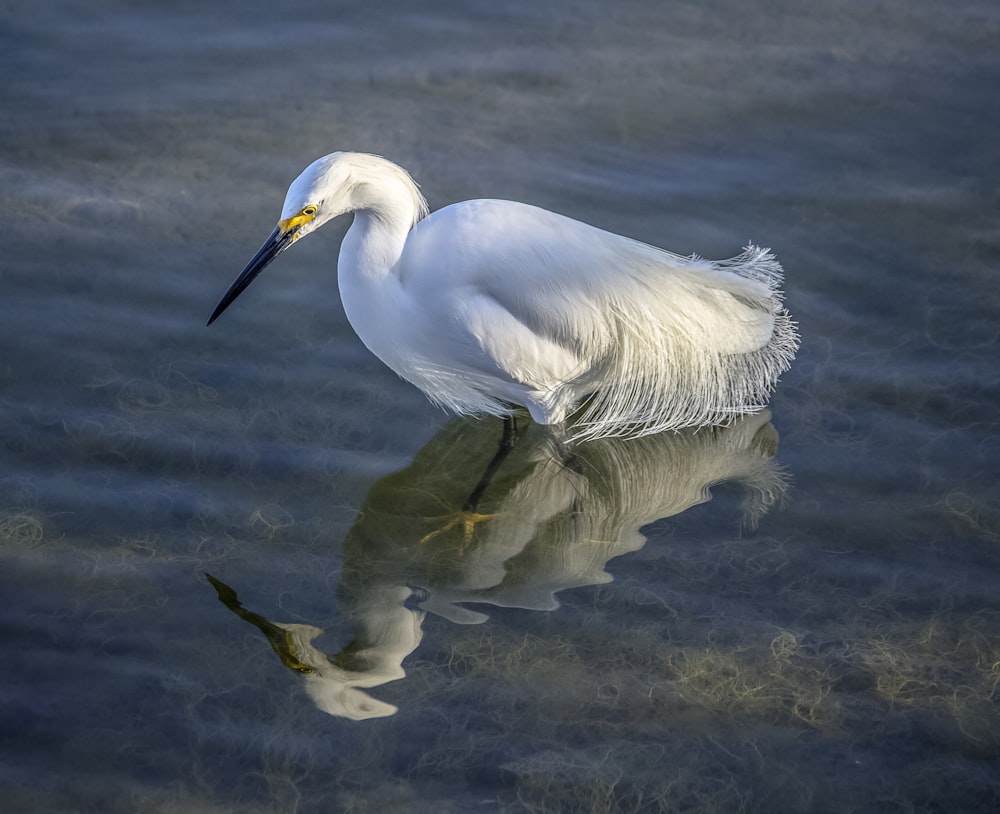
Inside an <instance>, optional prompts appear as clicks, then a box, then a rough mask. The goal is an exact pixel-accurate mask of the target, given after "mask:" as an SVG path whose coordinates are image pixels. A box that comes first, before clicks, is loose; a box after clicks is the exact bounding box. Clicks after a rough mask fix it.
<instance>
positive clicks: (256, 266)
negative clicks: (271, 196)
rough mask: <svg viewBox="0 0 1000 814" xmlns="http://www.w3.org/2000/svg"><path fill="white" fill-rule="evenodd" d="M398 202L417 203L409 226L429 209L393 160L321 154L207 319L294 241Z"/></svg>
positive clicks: (296, 184)
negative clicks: (360, 212) (330, 223)
mask: <svg viewBox="0 0 1000 814" xmlns="http://www.w3.org/2000/svg"><path fill="white" fill-rule="evenodd" d="M399 201H404V202H405V204H404V205H405V206H407V207H412V213H413V214H412V222H411V223H409V224H407V227H409V226H411V225H412V223H413V222H416V221H417V220H419V219H420V218H422V217H423V216H424V215H426V214H427V203H426V201H424V198H423V196H422V195H421V194H420V191H419V189H418V188H417V185H416V184H415V183H414V182H413V180H412V179H411V178H410V176H409V175H407V173H406V171H405V170H403V169H402V168H400V167H397V166H396V165H395V164H393V163H392V162H390V161H386V160H385V159H384V158H380V157H378V156H374V155H367V154H365V153H331V154H330V155H327V156H323V158H318V159H316V160H315V161H314V162H313V163H312V164H310V165H309V166H308V167H306V168H305V170H303V172H302V174H301V175H300V176H299V177H298V178H296V179H295V180H294V181H293V182H292V185H291V186H290V187H289V188H288V192H287V193H286V194H285V203H284V205H283V206H282V208H281V219H280V220H279V221H278V225H277V226H276V227H275V229H274V231H273V232H271V235H270V236H269V237H268V238H267V240H265V241H264V244H263V245H262V246H261V247H260V249H258V250H257V254H255V255H254V256H253V258H252V259H251V260H250V262H249V263H247V265H246V268H244V269H243V271H242V272H240V275H239V276H238V277H237V278H236V280H235V281H233V284H232V285H231V286H230V287H229V290H228V291H226V293H225V294H224V295H223V296H222V299H221V300H219V304H218V305H217V306H216V307H215V311H214V312H213V313H212V316H211V318H210V319H209V320H208V324H209V325H211V324H212V323H213V322H214V321H215V320H216V319H217V318H218V317H219V315H220V314H221V313H222V312H223V311H225V310H226V308H228V307H229V305H230V304H231V303H232V302H233V300H235V299H236V298H237V297H238V296H239V295H240V294H241V293H242V292H243V291H244V290H245V289H246V288H247V286H249V285H250V283H252V282H253V281H254V280H255V279H256V278H257V275H258V274H260V273H261V272H262V271H263V270H264V269H265V268H266V267H267V265H268V264H269V263H270V262H271V261H272V260H274V258H275V257H277V256H278V255H279V254H281V253H282V252H283V251H284V250H285V249H287V248H288V247H289V246H291V245H292V244H293V243H295V241H297V240H299V239H300V238H303V237H305V236H306V235H308V234H309V233H310V232H314V231H316V230H317V229H318V228H319V227H320V226H322V225H323V224H324V223H326V222H327V221H329V220H332V219H333V218H335V217H337V216H338V215H343V214H345V213H347V212H354V211H356V210H358V209H366V208H384V207H387V206H390V205H392V203H393V202H395V203H398V202H399Z"/></svg>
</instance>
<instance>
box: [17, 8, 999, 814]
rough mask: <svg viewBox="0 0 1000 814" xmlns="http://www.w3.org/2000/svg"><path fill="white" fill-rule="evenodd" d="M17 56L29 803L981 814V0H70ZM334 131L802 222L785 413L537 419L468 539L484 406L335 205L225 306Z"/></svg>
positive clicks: (989, 14) (985, 748)
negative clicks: (358, 319) (396, 320)
mask: <svg viewBox="0 0 1000 814" xmlns="http://www.w3.org/2000/svg"><path fill="white" fill-rule="evenodd" d="M0 72H2V76H3V77H4V79H3V84H2V87H0V102H2V104H0V109H2V115H0V145H2V151H0V218H2V224H3V237H4V240H3V252H2V259H0V388H2V390H0V443H2V449H3V455H2V458H0V558H2V560H0V562H2V571H0V625H2V628H0V629H2V639H0V643H2V651H0V794H2V797H3V805H2V807H3V809H4V811H10V812H49V811H52V812H71V811H72V812H77V811H79V812H112V813H116V812H133V811H149V812H164V813H166V812H336V811H345V812H368V811H372V812H374V811H378V812H386V811H390V812H411V811H434V812H438V811H453V812H466V811H509V812H515V811H532V812H576V811H595V812H658V811H670V812H742V811H745V812H783V811H789V812H799V811H810V812H845V811H856V812H980V811H982V812H985V811H995V810H997V809H998V808H1000V768H998V767H1000V709H998V704H1000V689H998V688H1000V590H998V584H1000V508H998V507H1000V489H998V486H997V473H998V471H1000V469H998V464H997V460H998V457H1000V410H998V405H1000V364H998V349H1000V343H998V336H1000V285H998V282H997V271H998V262H1000V194H998V190H1000V94H998V90H997V89H998V88H1000V7H998V6H997V4H996V3H991V2H972V1H971V0H962V1H961V2H957V3H949V4H944V3H940V2H930V0H885V2H863V1H862V0H840V1H839V2H833V1H825V2H818V3H808V4H803V3H790V2H782V1H781V0H763V1H762V2H759V3H741V2H735V0H709V1H708V2H700V3H679V2H678V3H659V2H653V1H652V0H630V1H628V2H623V3H615V4H608V3H599V2H575V3H570V2H550V3H546V2H521V0H514V1H513V2H507V3H498V2H495V0H489V2H467V3H461V2H455V1H454V0H452V1H451V2H448V1H447V0H434V1H433V2H429V3H389V2H381V3H380V2H371V3H364V4H361V3H350V4H348V3H319V2H314V3H286V4H276V3H257V2H244V3H235V2H225V1H223V2H216V3H195V2H176V0H174V1H173V2H170V3H166V2H150V3H144V4H126V3H118V2H112V0H107V1H105V2H102V1H101V0H96V2H89V3H86V4H83V3H71V2H45V0H41V1H40V2H38V3H34V4H31V5H30V6H24V7H17V8H16V9H15V8H14V7H13V6H11V7H9V8H7V9H5V10H4V11H3V13H2V23H0ZM335 149H357V150H364V151H368V152H376V153H380V154H383V155H385V156H387V157H389V158H391V159H393V160H395V161H397V162H398V163H400V164H402V165H403V166H405V167H406V168H408V169H409V170H410V171H411V172H412V173H413V175H414V176H415V177H416V179H417V180H418V182H420V183H421V184H422V187H423V190H424V192H425V193H426V195H427V197H428V198H429V200H430V202H431V205H432V207H433V208H438V207H440V206H443V205H445V204H447V203H450V202H452V201H456V200H461V199H464V198H470V197H506V198H512V199H516V200H522V201H527V202H530V203H534V204H538V205H541V206H545V207H548V208H551V209H555V210H557V211H560V212H563V213H566V214H568V215H571V216H574V217H577V218H579V219H582V220H584V221H587V222H590V223H593V224H595V225H598V226H600V227H602V228H605V229H609V230H612V231H616V232H621V233H624V234H628V235H630V236H633V237H636V238H639V239H641V240H645V241H647V242H650V243H654V244H656V245H660V246H663V247H665V248H668V249H671V250H673V251H677V252H680V253H685V254H687V253H691V252H697V253H699V254H701V255H703V256H707V257H715V258H721V257H727V256H731V255H733V254H736V253H738V251H739V250H740V248H741V247H742V246H743V245H744V244H745V243H746V242H747V241H749V240H753V241H755V242H756V243H758V244H761V245H765V246H770V247H772V248H773V249H774V251H775V252H776V254H777V255H778V257H779V258H780V260H781V261H782V262H783V264H784V266H785V269H786V273H787V281H786V290H787V303H788V306H789V308H790V310H791V311H792V313H793V314H794V316H795V317H796V319H797V320H798V323H799V326H800V331H801V334H802V338H803V344H802V349H801V351H800V353H799V356H798V359H797V360H796V362H795V364H794V366H793V368H792V370H791V371H790V372H789V373H787V374H786V375H785V376H784V377H783V379H782V382H781V384H780V386H779V388H778V391H777V393H776V395H775V398H774V399H773V401H772V404H771V412H770V414H769V415H767V414H765V415H762V416H759V417H757V418H755V419H753V420H751V421H750V422H745V423H743V424H740V425H738V426H736V427H733V428H731V429H730V430H727V431H724V432H711V433H699V434H697V435H694V436H691V435H689V434H682V435H677V436H663V437H656V438H653V439H645V440H644V441H640V442H635V443H633V444H621V443H614V442H608V443H604V444H594V445H590V446H589V447H587V448H585V449H582V450H580V452H579V455H578V456H577V458H576V460H575V462H574V465H573V466H571V467H566V466H562V465H561V464H560V463H559V460H560V459H559V458H558V456H554V455H553V452H552V450H551V449H550V447H549V445H548V444H547V443H546V438H545V435H544V433H539V432H538V428H532V429H528V430H527V431H526V432H525V436H524V438H523V439H522V441H521V443H520V444H519V445H518V446H517V447H516V448H515V452H514V453H513V454H512V456H511V458H510V459H509V460H508V461H506V462H505V464H504V467H503V468H502V469H501V470H500V472H499V474H498V476H497V478H496V479H495V480H494V482H493V483H492V484H491V487H490V489H489V490H488V492H487V493H486V494H484V496H483V499H482V502H481V506H480V508H481V511H482V513H483V514H484V515H485V519H482V520H481V521H480V522H479V523H477V524H475V525H474V526H466V525H465V524H463V522H461V518H460V516H459V515H458V514H456V509H458V508H460V507H461V505H462V502H463V498H465V497H467V495H468V493H469V490H470V488H471V487H472V485H474V484H475V482H476V480H477V477H478V473H480V472H482V470H483V468H484V467H485V465H486V463H487V462H488V461H489V459H490V457H491V455H492V454H493V451H494V449H495V448H496V444H497V441H498V439H499V436H500V424H499V422H496V421H484V422H475V421H457V422H453V423H449V422H448V419H447V417H446V416H444V415H443V414H441V413H440V412H438V411H437V410H436V409H435V408H433V407H432V406H430V405H429V404H428V403H427V402H426V401H425V400H424V398H423V396H422V395H421V394H419V393H418V392H417V391H415V390H414V389H413V388H411V387H410V386H409V385H407V384H405V383H403V382H401V381H399V380H398V379H396V378H395V376H394V375H393V374H392V373H391V372H389V371H388V370H386V369H385V368H384V367H382V366H381V365H380V363H379V362H378V361H377V360H376V359H375V358H374V357H372V356H371V355H370V354H369V353H368V352H367V351H366V350H365V349H364V348H363V347H362V346H361V344H360V342H359V341H358V340H357V339H356V338H355V336H354V335H353V333H352V332H351V330H350V328H349V326H348V324H347V322H346V320H345V318H344V315H343V312H342V310H341V307H340V304H339V300H338V298H337V293H336V283H335V277H334V274H333V264H334V260H333V258H334V257H335V255H336V250H337V247H338V245H339V238H340V236H341V235H342V234H343V231H344V229H345V228H346V223H340V224H338V225H333V226H330V227H327V229H326V230H324V232H323V233H321V234H319V235H316V236H315V237H312V238H310V239H309V240H308V241H303V243H302V244H300V245H297V246H296V247H295V249H294V250H293V251H291V252H289V253H287V254H285V255H283V256H282V257H281V258H280V259H279V261H277V262H276V263H275V265H274V267H273V268H271V269H269V270H268V272H267V273H266V274H265V275H264V276H262V277H261V279H260V280H259V281H258V282H257V283H256V284H255V285H254V287H253V288H252V289H250V290H249V291H248V292H247V293H245V294H244V295H243V296H242V297H241V298H240V300H239V301H238V302H237V303H236V304H235V305H234V306H233V307H232V308H231V309H230V310H229V311H228V312H227V314H226V316H225V318H224V319H223V320H220V321H219V322H218V323H216V324H215V325H213V326H212V327H211V328H205V326H204V322H205V319H206V318H207V316H208V314H209V313H210V312H211V309H212V307H213V306H214V304H215V302H216V300H217V299H218V297H219V295H220V294H221V293H222V291H224V290H225V288H226V287H227V286H228V284H229V283H230V281H231V280H232V279H233V277H234V276H235V275H236V273H237V272H238V271H239V270H240V268H242V266H243V264H244V262H245V261H246V260H247V259H248V258H249V257H250V255H251V254H252V253H253V251H254V250H255V249H256V248H257V246H258V245H259V243H260V242H261V240H263V238H264V237H265V236H266V235H267V234H268V233H269V232H270V230H271V228H272V227H273V224H274V221H275V220H276V218H277V217H278V214H279V209H280V204H281V200H282V197H283V195H284V191H285V188H286V186H287V184H288V182H289V181H290V180H291V179H292V178H293V177H294V176H295V175H296V174H297V173H298V172H299V170H301V169H302V168H303V167H304V166H305V165H306V164H308V163H309V162H310V161H311V160H312V159H314V158H315V157H317V156H319V155H322V154H324V153H327V152H330V151H332V150H335ZM768 419H770V424H768ZM776 445H777V452H776V454H774V452H775V446H776ZM706 490H710V494H711V496H712V499H711V500H710V501H708V502H704V498H705V497H706V496H707V495H708V494H709V492H708V491H706ZM640 529H642V533H640ZM206 574H210V575H211V576H212V579H213V580H214V581H213V582H210V581H209V580H208V579H207V578H206V576H205V575H206ZM220 600H222V601H220ZM394 710H395V712H394V714H390V713H393V711H394Z"/></svg>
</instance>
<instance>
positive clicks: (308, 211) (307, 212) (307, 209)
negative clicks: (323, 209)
mask: <svg viewBox="0 0 1000 814" xmlns="http://www.w3.org/2000/svg"><path fill="white" fill-rule="evenodd" d="M302 214H303V215H309V216H310V217H311V216H313V215H315V214H316V207H315V206H313V205H312V204H309V206H307V207H305V208H304V209H303V210H302Z"/></svg>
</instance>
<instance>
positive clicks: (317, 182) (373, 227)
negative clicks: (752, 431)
mask: <svg viewBox="0 0 1000 814" xmlns="http://www.w3.org/2000/svg"><path fill="white" fill-rule="evenodd" d="M347 212H354V223H353V224H352V226H351V227H350V229H349V230H348V232H347V234H346V236H345V238H344V240H343V243H342V245H341V249H340V258H339V262H338V281H339V286H340V295H341V298H342V299H343V303H344V309H345V311H346V313H347V317H348V319H349V320H350V322H351V325H352V326H353V328H354V330H355V331H356V332H357V334H358V336H359V337H360V338H361V340H362V341H363V342H364V343H365V345H366V346H367V347H368V348H369V349H370V350H371V351H372V352H373V353H374V354H375V355H376V356H378V357H379V358H380V359H381V360H382V361H383V362H385V363H386V364H387V365H388V366H389V367H390V368H392V369H393V370H394V371H396V373H398V374H399V375H400V376H402V377H403V378H404V379H406V380H408V381H410V382H412V383H413V384H415V385H416V386H417V387H419V388H420V389H421V390H423V392H424V393H425V394H426V395H427V396H428V398H430V399H431V401H433V402H435V403H437V404H440V405H441V406H443V407H445V408H447V409H449V410H452V411H454V412H456V413H463V414H477V413H479V414H482V413H487V414H493V415H506V414H509V413H510V411H511V405H521V406H524V407H526V408H527V409H528V411H529V412H530V413H531V416H532V418H533V419H534V420H535V421H537V422H540V423H542V424H559V423H561V422H563V421H565V420H566V419H567V418H568V417H570V416H571V415H572V414H573V413H574V411H575V410H576V409H577V407H578V405H580V404H581V402H584V400H585V399H587V398H588V397H590V398H589V401H586V402H585V404H584V406H583V408H582V410H581V412H580V414H579V416H575V417H574V421H573V424H572V427H571V430H570V432H571V434H572V436H573V437H574V438H576V439H578V440H582V439H588V438H599V437H607V436H638V435H647V434H649V433H653V432H660V431H663V430H672V429H679V428H681V427H689V426H701V425H708V424H720V423H726V422H727V421H729V420H731V419H732V418H733V417H735V416H738V415H743V414H746V413H750V412H753V411H756V410H758V409H760V408H761V407H762V406H763V405H764V404H765V403H766V401H767V398H768V396H769V394H770V392H771V391H772V389H773V387H774V385H775V383H776V381H777V378H778V376H779V375H780V374H781V373H782V372H783V371H784V370H786V369H787V368H788V366H789V364H790V363H791V360H792V358H793V356H794V354H795V350H796V347H797V345H798V339H797V336H796V332H795V326H794V324H793V322H792V321H791V319H790V317H789V315H788V312H787V311H785V310H784V309H783V308H782V305H781V293H780V290H779V286H780V284H781V279H782V270H781V266H780V265H779V264H778V262H777V260H775V258H774V257H773V256H772V255H771V253H770V252H769V251H768V250H766V249H760V248H757V247H755V246H749V247H747V249H746V250H745V251H744V252H743V254H741V255H740V256H738V257H735V258H733V259H731V260H725V261H721V262H710V261H707V260H702V259H699V258H697V257H691V258H684V257H681V256H679V255H676V254H672V253H670V252H667V251H664V250H662V249H657V248H654V247H652V246H648V245H646V244H643V243H640V242H638V241H635V240H631V239H629V238H626V237H622V236H620V235H616V234H612V233H610V232H606V231H603V230H601V229H597V228H595V227H593V226H588V225H587V224H584V223H581V222H580V221H576V220H573V219H571V218H567V217H564V216H562V215H557V214H555V213H553V212H549V211H546V210H544V209H539V208H537V207H534V206H529V205H527V204H522V203H515V202H512V201H499V200H475V201H465V202H463V203H457V204H453V205H451V206H448V207H445V208H444V209H441V210H438V211H437V212H435V213H433V214H431V215H428V214H427V212H428V210H427V204H426V202H425V201H424V198H423V196H422V195H421V194H420V191H419V190H418V188H417V185H416V184H415V183H414V182H413V180H412V179H411V178H410V176H409V175H408V174H407V173H406V172H405V171H404V170H403V169H401V168H400V167H398V166H396V165H395V164H392V163H391V162H389V161H386V160H385V159H383V158H379V157H377V156H373V155H367V154H363V153H333V154H332V155H328V156H326V157H324V158H320V159H319V160H317V161H315V162H314V163H313V164H312V165H310V166H309V167H308V168H307V169H306V170H305V171H304V172H303V173H302V175H300V176H299V177H298V178H297V179H296V180H295V181H294V182H293V183H292V185H291V187H290V188H289V190H288V194H287V196H286V198H285V203H284V207H283V210H282V216H281V220H280V221H279V223H278V227H277V228H276V229H275V230H274V232H273V233H272V235H271V237H269V238H268V240H267V241H266V242H265V243H264V245H263V246H262V247H261V249H260V251H258V253H257V255H255V257H254V258H253V259H252V260H251V261H250V263H249V264H248V265H247V267H246V268H245V269H244V270H243V272H242V273H241V274H240V276H239V277H238V278H237V279H236V281H235V282H234V283H233V285H232V286H231V287H230V289H229V291H228V292H227V293H226V295H225V296H224V297H223V298H222V300H221V301H220V303H219V305H218V307H217V308H216V310H215V313H213V315H212V318H211V319H210V320H209V323H210V324H211V322H212V321H214V320H215V318H216V317H218V315H219V314H221V313H222V311H223V310H225V308H226V307H228V305H229V304H230V303H231V302H232V301H233V300H234V299H235V298H236V297H237V296H238V295H239V293H240V292H241V291H243V290H244V289H245V288H246V287H247V286H248V285H249V284H250V283H251V282H252V281H253V279H254V278H255V277H256V276H257V274H258V273H259V272H260V271H261V270H262V269H263V268H264V267H265V266H266V265H267V264H268V263H269V262H270V261H271V260H272V259H273V258H274V257H275V256H277V254H279V253H280V252H281V251H283V250H284V249H285V248H287V247H288V246H290V245H291V244H292V243H294V242H295V241H296V240H298V239H299V238H301V237H303V236H305V235H306V234H309V233H310V232H312V231H314V230H315V229H317V228H319V227H320V226H321V225H323V223H325V222H326V221H328V220H330V219H331V218H334V217H337V216H338V215H341V214H345V213H347Z"/></svg>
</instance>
